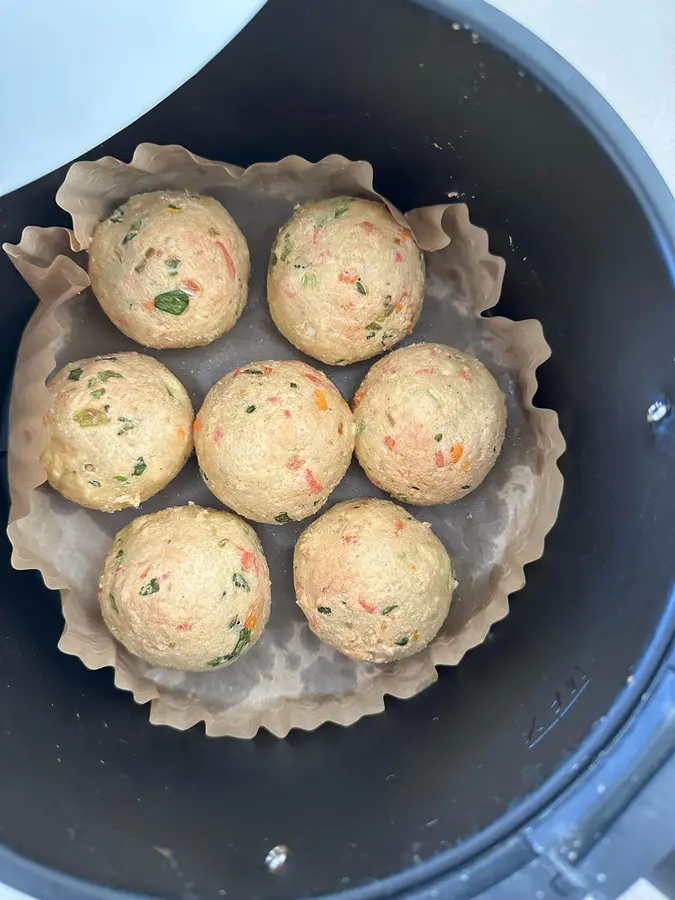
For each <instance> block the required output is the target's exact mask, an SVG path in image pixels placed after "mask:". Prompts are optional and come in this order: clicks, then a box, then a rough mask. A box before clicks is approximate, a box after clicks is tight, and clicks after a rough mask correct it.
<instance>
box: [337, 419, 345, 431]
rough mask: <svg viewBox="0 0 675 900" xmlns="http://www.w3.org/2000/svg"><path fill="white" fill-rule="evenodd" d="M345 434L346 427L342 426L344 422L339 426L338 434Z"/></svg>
mask: <svg viewBox="0 0 675 900" xmlns="http://www.w3.org/2000/svg"><path fill="white" fill-rule="evenodd" d="M344 433H345V426H344V425H343V424H342V422H340V423H339V424H338V434H344Z"/></svg>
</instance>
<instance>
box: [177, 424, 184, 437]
mask: <svg viewBox="0 0 675 900" xmlns="http://www.w3.org/2000/svg"><path fill="white" fill-rule="evenodd" d="M176 434H177V435H178V437H179V438H180V440H181V441H182V440H183V438H184V437H185V429H184V428H183V426H182V425H179V426H178V428H177V429H176Z"/></svg>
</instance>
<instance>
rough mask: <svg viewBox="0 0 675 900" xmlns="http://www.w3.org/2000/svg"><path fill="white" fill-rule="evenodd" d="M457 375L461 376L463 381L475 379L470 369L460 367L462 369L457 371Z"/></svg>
mask: <svg viewBox="0 0 675 900" xmlns="http://www.w3.org/2000/svg"><path fill="white" fill-rule="evenodd" d="M457 377H458V378H461V379H462V381H473V378H472V377H471V372H469V370H468V369H460V371H459V372H458V373H457Z"/></svg>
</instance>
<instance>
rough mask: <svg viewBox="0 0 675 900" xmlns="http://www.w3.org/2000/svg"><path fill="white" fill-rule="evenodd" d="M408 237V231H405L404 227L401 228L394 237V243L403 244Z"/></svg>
mask: <svg viewBox="0 0 675 900" xmlns="http://www.w3.org/2000/svg"><path fill="white" fill-rule="evenodd" d="M409 237H410V232H409V231H406V230H405V228H402V229H401V230H400V231H399V233H398V235H397V236H396V237H395V238H394V243H396V244H405V242H406V241H407V240H408V238H409Z"/></svg>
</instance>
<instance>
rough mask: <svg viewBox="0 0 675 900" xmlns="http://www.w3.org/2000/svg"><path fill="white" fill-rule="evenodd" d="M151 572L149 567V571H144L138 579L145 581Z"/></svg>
mask: <svg viewBox="0 0 675 900" xmlns="http://www.w3.org/2000/svg"><path fill="white" fill-rule="evenodd" d="M149 571H150V566H148V568H147V569H143V571H142V572H141V574H140V575H139V576H138V577H139V578H140V579H141V581H143V580H144V579H145V578H147V577H148V572H149Z"/></svg>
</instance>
